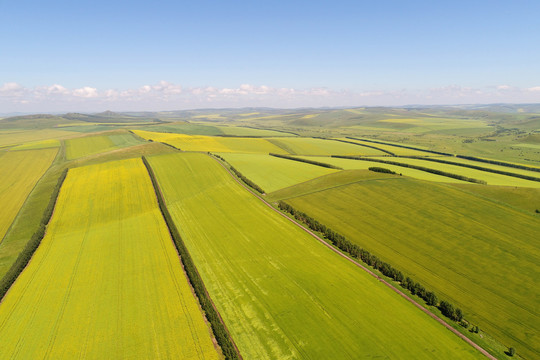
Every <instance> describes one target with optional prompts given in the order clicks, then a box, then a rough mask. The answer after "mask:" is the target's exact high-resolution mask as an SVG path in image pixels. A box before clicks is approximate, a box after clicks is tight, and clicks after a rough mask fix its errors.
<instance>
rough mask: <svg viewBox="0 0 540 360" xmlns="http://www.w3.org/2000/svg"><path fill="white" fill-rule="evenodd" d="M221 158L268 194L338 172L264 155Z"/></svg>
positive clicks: (231, 155) (233, 155)
mask: <svg viewBox="0 0 540 360" xmlns="http://www.w3.org/2000/svg"><path fill="white" fill-rule="evenodd" d="M221 156H223V157H224V158H225V160H227V162H228V163H229V164H231V165H232V166H234V167H235V168H236V169H238V170H239V171H240V172H241V173H242V174H243V175H245V176H247V177H248V178H249V179H250V180H252V181H254V182H255V184H257V185H259V186H260V187H262V188H263V189H264V190H265V191H266V192H272V191H276V190H279V189H281V188H284V187H288V186H292V185H295V184H298V183H301V182H304V181H307V180H310V179H313V178H316V177H319V176H323V175H326V174H331V173H333V172H336V171H337V170H334V169H328V168H323V167H320V166H315V165H311V164H306V163H300V162H294V161H290V160H286V159H280V158H277V157H273V156H270V155H264V154H236V153H223V154H221Z"/></svg>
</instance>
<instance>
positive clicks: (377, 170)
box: [368, 166, 401, 175]
mask: <svg viewBox="0 0 540 360" xmlns="http://www.w3.org/2000/svg"><path fill="white" fill-rule="evenodd" d="M368 170H370V171H374V172H379V173H383V174H392V175H398V173H396V172H395V171H392V170H390V169H387V168H382V167H377V166H372V167H369V168H368ZM399 175H401V174H399Z"/></svg>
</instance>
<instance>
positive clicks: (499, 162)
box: [456, 155, 540, 172]
mask: <svg viewBox="0 0 540 360" xmlns="http://www.w3.org/2000/svg"><path fill="white" fill-rule="evenodd" d="M456 157H458V158H461V159H467V160H474V161H480V162H484V163H487V164H493V165H501V166H507V167H513V168H516V169H522V170H530V171H536V172H540V169H539V168H534V167H530V166H526V165H518V164H512V163H507V162H504V161H498V160H487V159H482V158H477V157H474V156H465V155H456Z"/></svg>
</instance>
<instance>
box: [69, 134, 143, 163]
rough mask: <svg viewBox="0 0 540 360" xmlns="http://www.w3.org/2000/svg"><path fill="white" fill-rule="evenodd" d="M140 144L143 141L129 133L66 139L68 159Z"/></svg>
mask: <svg viewBox="0 0 540 360" xmlns="http://www.w3.org/2000/svg"><path fill="white" fill-rule="evenodd" d="M138 144H141V141H140V140H139V139H137V138H135V137H134V136H133V135H131V134H129V133H119V134H110V135H98V136H85V137H78V138H73V139H68V140H66V157H67V158H68V160H72V159H78V158H81V157H84V156H88V155H93V154H98V153H101V152H105V151H110V150H114V149H117V148H122V147H127V146H132V145H138Z"/></svg>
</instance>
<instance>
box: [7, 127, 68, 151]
mask: <svg viewBox="0 0 540 360" xmlns="http://www.w3.org/2000/svg"><path fill="white" fill-rule="evenodd" d="M70 136H73V133H72V132H71V131H64V130H53V129H44V130H34V131H24V130H13V131H11V130H8V131H2V132H0V147H3V146H8V145H19V144H22V143H27V142H30V141H39V140H47V139H64V138H67V137H70Z"/></svg>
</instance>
